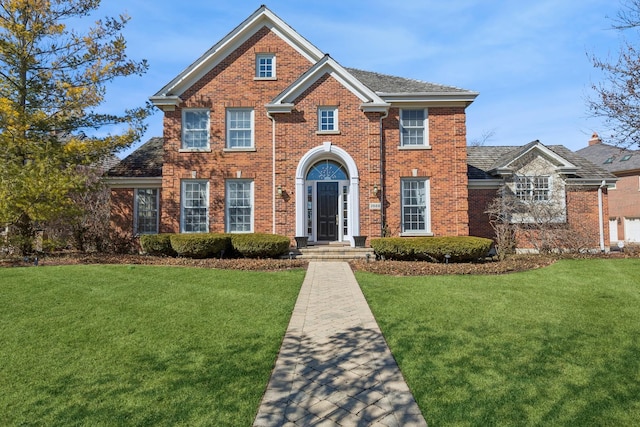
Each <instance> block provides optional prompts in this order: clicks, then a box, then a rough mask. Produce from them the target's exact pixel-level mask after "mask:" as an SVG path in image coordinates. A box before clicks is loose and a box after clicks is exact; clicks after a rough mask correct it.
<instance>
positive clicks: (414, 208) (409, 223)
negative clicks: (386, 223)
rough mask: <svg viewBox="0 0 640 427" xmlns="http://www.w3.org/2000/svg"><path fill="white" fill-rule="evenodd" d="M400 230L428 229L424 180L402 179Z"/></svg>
mask: <svg viewBox="0 0 640 427" xmlns="http://www.w3.org/2000/svg"><path fill="white" fill-rule="evenodd" d="M402 231H403V232H411V231H428V228H427V192H426V181H425V180H403V181H402Z"/></svg>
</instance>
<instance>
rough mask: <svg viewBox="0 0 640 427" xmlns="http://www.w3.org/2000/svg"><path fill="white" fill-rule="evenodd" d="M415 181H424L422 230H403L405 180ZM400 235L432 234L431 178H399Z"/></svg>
mask: <svg viewBox="0 0 640 427" xmlns="http://www.w3.org/2000/svg"><path fill="white" fill-rule="evenodd" d="M409 181H415V182H423V183H424V198H425V206H424V208H425V218H424V225H425V229H424V230H407V231H405V230H404V226H405V225H404V207H405V204H404V188H403V184H404V183H405V182H409ZM400 235H401V236H433V233H432V231H431V180H430V179H429V178H428V177H415V178H400Z"/></svg>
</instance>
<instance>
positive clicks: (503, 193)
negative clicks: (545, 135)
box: [467, 141, 616, 251]
mask: <svg viewBox="0 0 640 427" xmlns="http://www.w3.org/2000/svg"><path fill="white" fill-rule="evenodd" d="M467 162H468V165H469V172H468V176H469V234H471V235H474V236H482V237H490V238H492V237H493V236H494V231H493V229H492V228H491V226H490V224H489V217H488V215H487V208H488V206H489V204H490V202H491V201H492V200H493V199H495V198H496V197H498V196H500V197H502V198H503V199H504V200H506V199H507V198H508V197H509V198H510V200H513V201H515V202H516V203H518V204H519V205H521V206H519V208H520V209H519V210H516V211H514V210H513V209H512V210H511V215H512V216H511V218H510V219H511V220H512V222H513V223H518V224H520V225H521V227H520V231H519V233H520V234H525V231H526V230H527V228H531V227H527V224H531V223H533V222H535V223H537V224H540V223H544V224H545V225H547V226H548V227H550V228H551V230H552V232H553V233H556V234H557V235H558V236H567V237H566V238H569V237H568V236H572V237H573V238H574V239H575V238H577V237H579V238H580V239H581V240H582V241H581V242H580V244H581V245H586V247H588V248H589V249H596V248H599V249H600V250H601V251H608V250H609V239H608V230H607V227H605V224H606V221H607V218H608V205H607V193H608V191H609V189H610V188H611V187H613V186H614V185H615V181H616V178H615V177H614V176H613V175H612V174H610V173H608V172H607V171H605V170H603V169H602V168H599V167H597V166H596V165H594V164H592V163H591V162H589V161H588V160H586V159H584V158H582V157H580V156H578V155H577V154H576V153H574V152H572V151H571V150H569V149H567V148H566V147H564V146H562V145H549V146H546V145H543V144H542V143H540V142H539V141H533V142H531V143H529V144H527V145H525V146H520V147H513V146H493V147H468V148H467ZM507 196H508V197H507ZM505 203H506V202H505ZM505 211H507V209H506V208H505ZM529 237H531V236H529ZM517 238H518V247H519V248H520V249H532V244H531V241H530V240H531V239H527V238H525V236H523V235H519V236H517ZM572 243H573V242H567V244H572Z"/></svg>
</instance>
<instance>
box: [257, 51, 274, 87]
mask: <svg viewBox="0 0 640 427" xmlns="http://www.w3.org/2000/svg"><path fill="white" fill-rule="evenodd" d="M262 58H265V59H271V75H270V76H260V75H259V74H260V59H262ZM254 77H255V78H254V80H276V79H277V74H276V54H275V53H271V52H258V53H256V67H255V76H254Z"/></svg>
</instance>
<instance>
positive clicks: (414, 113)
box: [400, 109, 426, 145]
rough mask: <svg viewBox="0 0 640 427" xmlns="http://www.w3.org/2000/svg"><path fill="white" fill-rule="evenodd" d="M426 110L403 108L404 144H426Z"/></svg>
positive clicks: (401, 122) (402, 134)
mask: <svg viewBox="0 0 640 427" xmlns="http://www.w3.org/2000/svg"><path fill="white" fill-rule="evenodd" d="M424 127H425V110H423V109H420V110H401V113H400V135H401V139H402V145H426V141H425V128H424Z"/></svg>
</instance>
